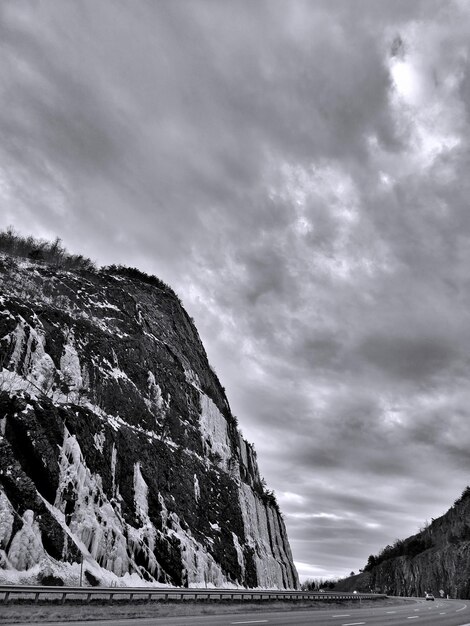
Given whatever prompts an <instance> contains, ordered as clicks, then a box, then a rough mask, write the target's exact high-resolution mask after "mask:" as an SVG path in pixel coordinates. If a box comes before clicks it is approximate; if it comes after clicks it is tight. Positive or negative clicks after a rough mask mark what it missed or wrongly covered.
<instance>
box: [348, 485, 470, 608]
mask: <svg viewBox="0 0 470 626" xmlns="http://www.w3.org/2000/svg"><path fill="white" fill-rule="evenodd" d="M352 588H353V589H357V590H359V591H369V590H372V591H380V592H382V593H387V594H389V595H397V596H421V597H422V596H424V594H425V592H428V593H432V594H434V595H435V596H436V597H439V596H443V597H447V595H448V596H449V597H451V598H470V488H469V487H467V488H466V489H465V491H464V492H463V493H462V496H461V497H460V498H459V499H458V500H456V501H455V503H454V504H453V505H452V507H451V508H450V509H449V510H448V511H447V513H445V514H444V515H443V516H442V517H439V518H437V519H434V520H432V522H431V523H430V524H426V525H425V527H424V528H423V529H422V530H421V531H420V532H419V533H418V534H416V535H413V536H412V537H408V538H407V539H404V540H402V541H396V542H395V543H394V545H392V546H387V547H386V548H384V549H383V550H382V551H381V552H380V554H378V555H377V556H374V555H371V556H370V557H369V561H368V563H367V565H366V567H365V568H364V572H363V573H362V574H360V575H359V576H354V577H351V579H346V580H344V581H341V582H340V583H339V584H338V589H344V590H349V589H352Z"/></svg>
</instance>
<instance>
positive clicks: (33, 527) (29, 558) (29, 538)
mask: <svg viewBox="0 0 470 626" xmlns="http://www.w3.org/2000/svg"><path fill="white" fill-rule="evenodd" d="M43 556H44V547H43V545H42V538H41V531H40V530H39V525H38V523H37V522H36V521H35V520H34V513H33V511H31V510H30V509H28V510H27V511H25V512H24V514H23V527H22V528H21V530H19V531H18V532H17V533H16V535H15V536H14V537H13V539H12V542H11V545H10V548H9V550H8V559H9V561H10V563H11V566H12V567H14V568H16V569H18V570H26V569H29V568H30V567H33V566H34V565H36V563H38V562H39V561H40V560H41V559H42V558H43Z"/></svg>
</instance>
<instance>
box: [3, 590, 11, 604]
mask: <svg viewBox="0 0 470 626" xmlns="http://www.w3.org/2000/svg"><path fill="white" fill-rule="evenodd" d="M9 600H10V592H9V591H5V597H4V598H3V602H4V604H8V601H9Z"/></svg>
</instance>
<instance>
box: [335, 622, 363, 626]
mask: <svg viewBox="0 0 470 626" xmlns="http://www.w3.org/2000/svg"><path fill="white" fill-rule="evenodd" d="M361 624H365V622H352V623H351V624H341V626H361Z"/></svg>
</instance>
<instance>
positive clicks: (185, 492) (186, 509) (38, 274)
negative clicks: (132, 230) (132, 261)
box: [0, 254, 298, 588]
mask: <svg viewBox="0 0 470 626" xmlns="http://www.w3.org/2000/svg"><path fill="white" fill-rule="evenodd" d="M0 287H1V291H0V294H1V295H0V303H1V307H0V368H1V373H0V580H9V578H8V576H9V573H10V574H11V573H12V572H18V571H24V570H30V569H31V568H34V567H36V570H37V571H39V569H40V570H41V571H43V570H44V569H45V570H47V571H51V572H57V571H62V572H63V571H65V570H67V568H68V569H69V570H70V571H73V572H74V573H75V575H76V574H77V572H78V570H79V565H78V564H79V563H80V561H81V560H82V558H83V560H84V565H85V570H86V571H88V572H89V573H90V574H92V575H93V576H94V577H95V578H97V579H98V580H101V581H102V582H103V583H104V582H106V583H107V584H110V582H111V583H113V582H115V583H116V584H120V583H121V582H122V580H124V579H126V578H127V579H128V580H129V581H131V582H133V583H136V581H137V584H139V581H144V580H145V581H149V582H158V583H167V584H172V585H178V586H179V585H188V586H205V585H207V586H226V585H234V586H235V585H239V586H243V587H264V588H296V587H297V586H298V579H297V574H296V571H295V568H294V566H293V562H292V556H291V552H290V548H289V543H288V540H287V536H286V531H285V527H284V523H283V520H282V516H281V514H280V512H279V509H278V507H277V504H276V501H275V498H274V497H273V495H272V492H269V491H266V489H265V488H264V486H263V482H262V480H261V479H260V475H259V471H258V467H257V461H256V453H255V451H254V449H253V447H252V446H251V445H250V444H248V443H247V442H246V441H245V440H244V439H243V437H242V436H241V434H240V432H239V430H238V428H237V423H236V419H235V418H234V416H233V415H232V414H231V411H230V407H229V403H228V401H227V398H226V396H225V393H224V389H223V387H221V385H220V383H219V381H218V379H217V376H216V375H215V373H214V371H213V370H212V369H211V367H210V366H209V363H208V360H207V356H206V353H205V351H204V348H203V345H202V343H201V341H200V338H199V336H198V333H197V330H196V328H195V326H194V323H193V321H192V320H191V318H190V317H189V316H188V315H187V313H186V312H185V310H184V308H183V307H182V306H181V303H180V301H179V299H178V298H177V296H176V295H175V294H174V292H173V291H172V290H171V289H170V288H169V287H168V286H167V285H165V284H164V283H162V282H161V281H159V280H158V279H157V278H155V277H151V276H148V275H146V274H143V273H141V272H138V271H137V270H134V269H129V268H122V267H114V266H112V267H111V268H105V269H102V270H99V271H93V270H73V269H69V270H66V269H64V268H60V267H54V266H53V265H51V264H45V263H41V262H33V261H31V260H27V259H17V258H13V257H11V256H8V255H5V254H4V255H2V256H0ZM38 568H39V569H38ZM64 568H65V569H64ZM36 570H35V571H36ZM31 571H32V570H31Z"/></svg>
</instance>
